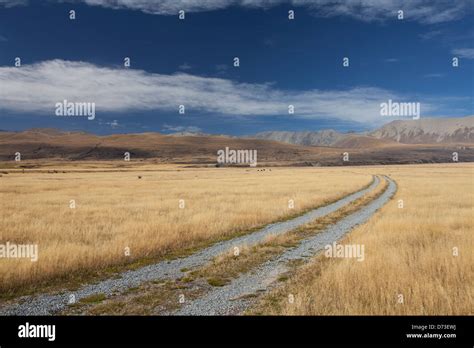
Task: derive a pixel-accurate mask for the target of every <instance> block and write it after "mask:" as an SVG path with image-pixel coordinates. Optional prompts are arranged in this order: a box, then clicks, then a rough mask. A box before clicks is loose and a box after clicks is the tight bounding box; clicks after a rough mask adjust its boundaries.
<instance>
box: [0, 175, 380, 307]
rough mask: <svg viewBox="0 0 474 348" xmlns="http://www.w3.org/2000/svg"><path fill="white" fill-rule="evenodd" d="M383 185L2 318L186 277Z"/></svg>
mask: <svg viewBox="0 0 474 348" xmlns="http://www.w3.org/2000/svg"><path fill="white" fill-rule="evenodd" d="M379 181H380V180H379V178H378V177H376V176H374V177H373V181H372V183H371V184H370V185H369V186H368V187H367V188H365V189H362V190H360V191H357V192H355V193H353V194H350V195H348V196H346V197H344V198H342V199H340V200H338V201H336V202H334V203H331V204H328V205H326V206H324V207H320V208H317V209H314V210H311V211H309V212H307V213H305V214H303V215H301V216H299V217H296V218H294V219H291V220H287V221H283V222H278V223H274V224H270V225H267V226H266V227H264V228H262V229H261V230H258V231H256V232H253V233H251V234H247V235H244V236H241V237H237V238H233V239H230V240H226V241H223V242H219V243H216V244H213V245H212V246H210V247H208V248H205V249H202V250H200V251H198V252H196V253H194V254H192V255H190V256H187V257H183V258H179V259H175V260H171V261H162V262H158V263H156V264H152V265H148V266H144V267H142V268H139V269H136V270H130V271H126V272H123V273H121V274H119V275H118V276H116V277H113V278H110V279H106V280H103V281H100V282H98V283H94V284H89V285H85V286H83V287H81V288H80V289H78V290H77V291H74V292H62V293H56V294H42V295H36V296H25V297H22V298H21V299H19V300H18V301H17V302H16V303H13V304H9V305H5V306H2V307H1V308H0V315H51V314H54V313H56V312H58V311H60V310H62V309H64V308H65V307H67V306H68V302H69V300H70V296H71V295H74V297H75V301H78V300H80V299H82V298H85V297H89V296H91V295H94V294H104V295H106V296H107V297H108V296H110V295H111V294H112V293H120V292H123V291H125V290H127V289H129V288H132V287H137V286H139V285H140V284H142V283H144V282H147V281H152V280H158V279H177V278H180V277H182V276H184V275H185V273H184V272H182V271H181V270H182V269H191V268H195V267H199V266H202V265H204V264H206V263H208V262H210V261H211V260H212V259H213V258H214V257H216V256H218V255H220V254H222V253H223V252H226V251H228V250H232V249H233V248H234V247H236V246H241V245H247V246H251V245H255V244H257V243H260V242H261V241H263V240H264V239H265V238H266V237H267V236H269V235H279V234H282V233H285V232H288V231H290V230H292V229H295V228H297V227H299V226H301V225H304V224H306V223H308V222H310V221H312V220H314V219H317V218H320V217H322V216H325V215H327V214H330V213H332V212H334V211H336V210H338V209H340V208H342V207H343V206H345V205H347V204H349V203H351V202H353V201H355V200H356V199H358V198H360V197H362V196H363V195H364V194H365V193H367V192H369V191H371V190H373V189H374V188H375V187H377V185H378V183H379Z"/></svg>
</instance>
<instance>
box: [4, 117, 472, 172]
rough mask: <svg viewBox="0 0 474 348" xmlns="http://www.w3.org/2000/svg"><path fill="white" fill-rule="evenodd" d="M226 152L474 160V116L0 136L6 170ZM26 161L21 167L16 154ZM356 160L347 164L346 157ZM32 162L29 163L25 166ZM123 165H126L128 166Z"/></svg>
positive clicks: (309, 160)
mask: <svg viewBox="0 0 474 348" xmlns="http://www.w3.org/2000/svg"><path fill="white" fill-rule="evenodd" d="M226 148H230V149H235V150H257V152H258V163H259V165H291V166H320V165H331V166H332V165H348V164H350V165H364V164H389V163H391V164H395V163H400V164H401V163H433V162H452V153H453V152H454V151H456V152H458V153H459V161H460V162H474V116H469V117H463V118H449V119H446V118H431V119H423V120H416V121H414V120H407V121H393V122H390V123H388V124H386V125H385V126H383V127H381V128H379V129H377V130H374V131H372V132H368V133H339V132H336V131H334V130H323V131H316V132H264V133H259V134H256V135H254V136H251V137H229V136H223V135H208V134H203V133H200V134H196V133H175V134H169V135H164V134H160V133H138V134H114V135H107V136H98V135H95V134H90V133H86V132H69V131H61V130H58V129H30V130H27V131H23V132H8V131H6V132H0V161H7V162H8V164H5V162H3V164H2V163H0V167H1V166H12V165H14V166H19V167H20V168H21V167H23V168H31V166H35V165H34V164H31V163H30V164H28V163H27V162H28V161H29V160H37V159H47V160H70V161H77V160H101V161H102V160H123V158H124V153H125V152H129V153H130V154H131V158H132V160H134V161H136V160H140V161H141V160H146V161H152V162H153V163H177V164H187V165H193V166H213V165H216V158H217V152H218V151H220V150H223V149H226ZM16 152H20V153H21V158H22V161H21V162H18V163H15V162H14V161H13V160H14V158H15V153H16ZM344 152H348V153H350V161H349V162H347V163H343V162H342V156H341V155H342V154H343V153H344ZM25 161H26V162H25ZM124 165H125V164H124Z"/></svg>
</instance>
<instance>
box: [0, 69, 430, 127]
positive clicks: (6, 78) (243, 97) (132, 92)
mask: <svg viewBox="0 0 474 348" xmlns="http://www.w3.org/2000/svg"><path fill="white" fill-rule="evenodd" d="M0 85H2V88H1V89H0V109H6V110H11V111H22V112H25V111H26V112H31V113H36V114H42V115H44V114H46V115H53V114H54V107H55V104H56V103H57V102H61V101H63V100H65V99H66V100H68V101H72V102H94V103H96V113H97V114H98V115H99V114H100V113H101V112H102V113H107V112H126V111H130V110H134V111H147V110H158V111H164V112H169V113H178V107H179V105H181V104H183V105H185V107H186V113H189V112H191V113H192V112H206V113H212V114H220V115H229V116H272V115H287V116H288V115H289V114H288V105H290V104H291V105H294V109H295V111H294V114H293V115H292V117H302V118H314V119H317V118H327V117H334V118H339V119H343V120H352V121H359V122H370V121H374V120H377V119H378V118H379V117H380V116H379V115H380V103H382V102H385V101H387V100H388V99H392V100H398V101H410V102H413V101H419V102H422V108H423V111H424V112H428V111H430V110H431V109H432V108H433V107H432V105H431V104H430V103H424V102H423V101H422V100H419V99H414V98H411V97H410V96H401V95H398V94H397V93H394V92H391V91H388V90H385V89H381V88H375V87H355V88H352V89H346V90H317V89H313V90H307V91H294V90H282V89H277V88H274V87H273V85H272V84H270V83H263V84H252V83H238V82H234V81H232V80H228V79H223V78H213V77H200V76H195V75H190V74H185V73H178V74H173V75H164V74H155V73H148V72H146V71H143V70H134V69H122V68H109V67H100V66H96V65H93V64H90V63H85V62H70V61H63V60H51V61H45V62H41V63H36V64H32V65H24V66H23V67H21V68H15V67H0Z"/></svg>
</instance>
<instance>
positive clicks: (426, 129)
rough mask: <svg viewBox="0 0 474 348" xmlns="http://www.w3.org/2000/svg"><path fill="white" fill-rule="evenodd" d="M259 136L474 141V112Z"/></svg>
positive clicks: (371, 142)
mask: <svg viewBox="0 0 474 348" xmlns="http://www.w3.org/2000/svg"><path fill="white" fill-rule="evenodd" d="M250 137H252V138H256V139H266V140H274V141H280V142H284V143H288V144H295V145H304V146H331V147H350V148H353V147H356V148H361V147H373V146H387V145H391V144H393V143H394V142H397V143H402V144H438V143H472V142H474V116H468V117H460V118H425V119H419V120H397V121H392V122H390V123H388V124H386V125H384V126H383V127H381V128H379V129H377V130H375V131H372V132H369V133H339V132H337V131H335V130H332V129H330V130H322V131H314V132H310V131H308V132H261V133H257V134H255V135H253V136H250Z"/></svg>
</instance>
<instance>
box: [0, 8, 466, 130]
mask: <svg viewBox="0 0 474 348" xmlns="http://www.w3.org/2000/svg"><path fill="white" fill-rule="evenodd" d="M190 3H191V4H192V5H189V4H190ZM198 3H200V4H201V5H198ZM472 4H473V2H472V1H471V2H470V1H449V2H448V1H424V0H413V1H411V2H403V1H397V0H394V1H385V0H381V1H380V2H373V1H368V0H367V1H366V0H362V1H361V0H358V1H353V0H348V1H332V2H330V1H325V0H323V1H320V2H318V5H315V4H314V2H310V1H307V0H292V1H284V0H273V1H271V0H266V1H265V0H228V1H223V0H208V1H206V2H204V1H202V2H197V1H195V2H185V1H180V0H175V1H171V0H161V1H160V0H155V1H146V0H143V1H140V2H136V1H135V2H132V1H130V0H83V1H70V2H63V1H56V0H50V1H41V2H39V1H27V0H0V129H5V130H22V129H27V128H33V127H58V128H62V129H69V130H86V131H90V132H95V133H99V134H109V133H116V132H121V133H130V132H148V131H159V132H163V133H169V132H175V131H202V132H205V133H218V134H221V133H222V134H234V135H240V134H252V133H255V132H259V131H266V130H296V131H306V130H319V129H328V128H332V129H337V130H340V131H348V130H357V131H359V130H366V129H372V128H374V127H376V126H378V125H380V124H382V123H386V122H389V121H391V120H392V119H388V118H386V117H381V116H380V112H379V109H380V103H382V102H386V101H387V100H388V99H392V100H394V101H399V102H420V103H421V117H430V116H436V117H452V116H465V115H472V114H474V112H473V90H474V86H473V76H474V24H473V23H474V14H473V5H472ZM180 9H184V10H185V19H184V20H179V18H178V11H179V10H180ZM399 9H402V10H403V11H404V19H403V20H398V19H397V11H398V10H399ZM70 10H75V11H76V19H75V20H70V19H69V11H70ZM289 10H294V11H295V19H294V20H289V19H288V11H289ZM16 57H20V58H21V66H20V67H15V66H14V63H15V58H16ZM124 57H130V59H131V67H130V68H125V67H124V66H123V60H124ZM234 57H238V58H239V59H240V66H239V67H234V66H233V59H234ZM344 57H348V58H349V67H343V65H342V59H343V58H344ZM453 57H458V58H459V66H458V67H456V68H454V67H453V66H452V58H453ZM64 99H67V100H68V101H72V102H74V101H77V102H91V103H95V104H96V117H95V119H94V120H88V119H87V118H86V117H58V116H56V115H55V103H56V102H61V101H62V100H64ZM290 104H291V105H294V109H295V112H294V114H288V105H290ZM179 105H184V106H185V114H179V113H178V107H179Z"/></svg>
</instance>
